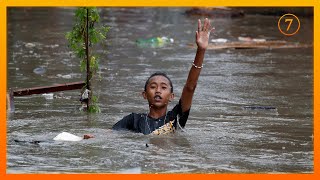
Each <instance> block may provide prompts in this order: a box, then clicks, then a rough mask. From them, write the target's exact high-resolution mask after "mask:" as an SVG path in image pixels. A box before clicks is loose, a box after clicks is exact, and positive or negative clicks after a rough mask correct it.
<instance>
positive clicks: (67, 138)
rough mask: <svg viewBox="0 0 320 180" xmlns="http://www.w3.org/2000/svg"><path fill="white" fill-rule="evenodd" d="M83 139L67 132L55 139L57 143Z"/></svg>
mask: <svg viewBox="0 0 320 180" xmlns="http://www.w3.org/2000/svg"><path fill="white" fill-rule="evenodd" d="M82 139H83V138H82V137H79V136H76V135H73V134H70V133H67V132H62V133H60V134H58V135H57V136H56V137H54V138H53V140H55V141H81V140H82Z"/></svg>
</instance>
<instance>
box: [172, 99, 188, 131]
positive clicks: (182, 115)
mask: <svg viewBox="0 0 320 180" xmlns="http://www.w3.org/2000/svg"><path fill="white" fill-rule="evenodd" d="M189 112H190V109H188V110H187V111H185V112H182V107H181V100H179V103H178V104H177V105H176V106H175V107H174V108H173V109H172V115H173V116H174V117H177V116H178V117H179V118H178V121H179V124H180V126H181V127H184V126H185V125H186V123H187V120H188V117H189Z"/></svg>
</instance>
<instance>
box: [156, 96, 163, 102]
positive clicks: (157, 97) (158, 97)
mask: <svg viewBox="0 0 320 180" xmlns="http://www.w3.org/2000/svg"><path fill="white" fill-rule="evenodd" d="M154 99H155V100H156V101H159V100H161V99H162V97H161V96H159V95H155V96H154Z"/></svg>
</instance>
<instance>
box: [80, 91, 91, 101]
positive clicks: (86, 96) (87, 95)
mask: <svg viewBox="0 0 320 180" xmlns="http://www.w3.org/2000/svg"><path fill="white" fill-rule="evenodd" d="M89 93H90V90H89V89H86V90H84V92H83V93H82V95H81V98H82V99H88V98H89Z"/></svg>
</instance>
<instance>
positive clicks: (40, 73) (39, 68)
mask: <svg viewBox="0 0 320 180" xmlns="http://www.w3.org/2000/svg"><path fill="white" fill-rule="evenodd" d="M46 71H47V70H46V69H45V68H44V67H37V68H35V69H34V70H33V72H34V73H35V74H39V75H42V74H44V73H46Z"/></svg>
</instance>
